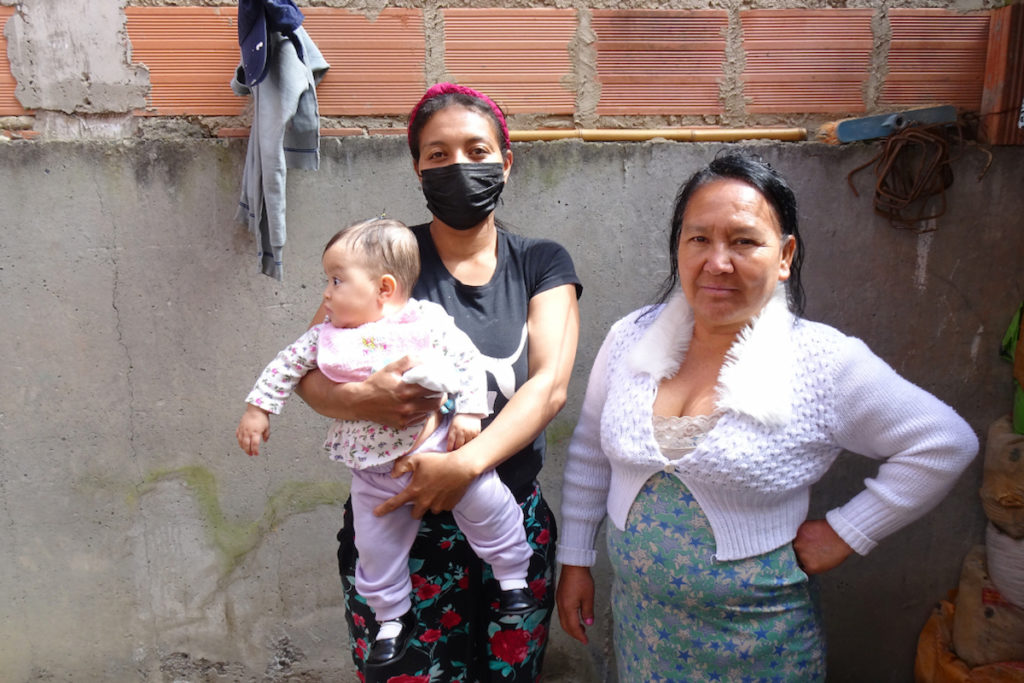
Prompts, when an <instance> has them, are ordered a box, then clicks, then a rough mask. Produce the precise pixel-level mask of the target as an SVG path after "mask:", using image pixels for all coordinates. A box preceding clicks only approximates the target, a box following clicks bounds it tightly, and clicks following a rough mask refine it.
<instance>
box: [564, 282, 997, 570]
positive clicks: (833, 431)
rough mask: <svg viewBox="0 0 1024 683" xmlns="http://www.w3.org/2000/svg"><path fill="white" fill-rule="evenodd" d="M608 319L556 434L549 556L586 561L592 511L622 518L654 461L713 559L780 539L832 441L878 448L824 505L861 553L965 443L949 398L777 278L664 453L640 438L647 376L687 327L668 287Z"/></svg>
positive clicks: (672, 356) (654, 385)
mask: <svg viewBox="0 0 1024 683" xmlns="http://www.w3.org/2000/svg"><path fill="white" fill-rule="evenodd" d="M644 310H646V309H642V310H640V311H635V312H633V313H632V314H630V315H628V316H626V317H625V318H623V319H621V320H619V321H618V322H617V323H615V325H613V326H612V329H611V331H610V332H609V333H608V336H607V337H606V338H605V341H604V343H603V344H602V346H601V349H600V351H599V352H598V355H597V358H596V359H595V361H594V366H593V369H592V370H591V374H590V381H589V384H588V386H587V393H586V397H585V398H584V402H583V408H582V412H581V415H580V420H579V422H578V424H577V426H576V429H575V431H574V432H573V437H572V442H571V443H570V445H569V459H568V462H567V464H566V469H565V480H564V484H563V491H562V528H561V530H560V531H561V533H560V537H561V538H560V542H559V545H558V560H559V562H561V563H562V564H569V565H577V566H591V565H593V564H594V561H595V560H596V557H597V553H596V551H595V549H594V544H595V540H596V537H597V532H598V529H599V527H600V524H601V522H602V521H603V519H604V516H605V513H607V515H608V517H609V518H610V519H611V521H612V523H613V524H615V526H616V527H618V528H619V529H622V528H623V527H624V525H625V522H626V517H627V515H628V513H629V508H630V506H631V505H632V503H633V501H634V500H635V499H636V496H637V494H638V493H639V492H640V489H641V488H642V487H643V485H644V483H645V482H646V481H647V480H648V479H649V478H650V477H651V476H652V475H653V474H654V473H656V472H660V471H664V472H669V473H672V474H674V475H675V476H677V477H678V478H679V479H680V480H681V481H682V482H683V483H684V484H685V485H686V486H687V488H689V490H690V491H691V492H692V493H693V495H694V498H696V500H697V502H698V503H700V506H701V508H702V510H703V511H704V513H705V514H706V515H707V517H708V520H709V522H710V523H711V529H712V531H713V533H714V536H715V544H716V552H715V559H717V560H722V561H725V560H736V559H742V558H747V557H753V556H756V555H760V554H762V553H765V552H768V551H770V550H774V549H775V548H778V547H780V546H782V545H784V544H786V543H789V542H791V541H792V540H793V538H794V537H795V536H796V531H797V527H799V526H800V524H801V523H802V522H803V521H804V519H805V518H806V516H807V509H808V502H809V499H810V487H811V485H812V484H814V483H815V482H816V481H818V480H819V479H820V478H821V477H822V476H823V475H824V474H825V472H826V470H828V468H829V466H830V465H831V464H832V462H833V461H834V460H835V458H836V457H837V456H838V454H839V453H840V452H841V451H842V450H844V449H845V450H849V451H852V452H854V453H860V454H862V455H865V456H867V457H870V458H874V459H876V460H880V461H883V462H882V464H881V466H880V467H879V471H878V474H877V476H876V477H874V478H871V479H867V480H866V481H865V488H864V490H863V491H862V492H860V493H859V494H857V495H856V496H855V497H854V498H853V499H852V500H850V501H849V502H847V503H846V504H845V505H843V506H841V507H838V508H835V509H833V510H831V511H829V512H828V514H827V515H826V519H827V520H828V522H829V524H831V526H832V528H833V529H835V531H836V532H837V533H838V534H839V536H840V537H842V539H843V540H844V541H846V542H847V543H848V544H849V545H850V546H851V547H852V548H853V549H854V550H855V551H857V552H858V553H860V554H866V553H867V552H869V551H870V550H871V549H872V548H874V547H875V545H876V544H877V543H878V541H879V540H881V539H882V538H883V537H885V536H886V535H888V534H890V533H892V532H894V531H896V530H897V529H899V528H901V527H903V526H905V525H906V524H909V523H910V522H911V521H913V520H915V519H917V518H918V517H920V516H921V515H923V514H924V513H925V512H926V511H927V510H929V509H930V508H932V507H933V506H934V505H936V504H937V503H938V502H939V500H941V498H942V497H943V496H944V495H945V494H946V493H947V492H948V491H949V489H950V488H951V487H952V486H953V484H954V483H955V481H956V479H957V477H959V475H960V473H961V472H962V471H963V470H964V468H965V467H967V465H968V464H969V463H970V462H971V460H972V459H973V458H974V456H975V455H976V454H977V452H978V440H977V437H976V436H975V434H974V432H973V430H972V429H971V428H970V426H969V425H968V424H967V423H966V422H964V420H963V419H961V418H960V417H959V416H958V415H957V414H956V413H955V412H954V411H953V409H952V408H950V407H949V406H947V405H946V404H944V403H943V402H941V401H940V400H939V399H937V398H935V397H934V396H932V395H931V394H929V393H928V392H926V391H924V390H923V389H921V388H919V387H917V386H915V385H913V384H911V383H910V382H908V381H907V380H905V379H903V378H902V377H900V376H899V375H897V374H896V372H895V371H894V370H893V369H892V368H890V367H889V366H888V365H887V364H886V363H885V362H884V361H883V360H882V359H880V358H878V357H877V356H876V355H874V354H873V353H872V352H871V351H870V350H869V349H868V347H867V346H866V345H865V344H864V343H863V342H861V341H860V340H859V339H855V338H853V337H848V336H846V335H844V334H842V333H841V332H839V331H838V330H836V329H834V328H832V327H829V326H827V325H823V324H821V323H815V322H810V321H807V320H802V319H800V318H797V317H795V316H793V315H792V314H791V313H790V312H789V310H788V309H787V307H786V302H785V294H784V291H783V288H782V287H779V288H778V289H777V292H776V294H775V296H773V298H772V300H771V301H770V302H769V303H768V304H767V305H766V306H765V308H764V310H763V311H762V313H761V315H760V316H759V317H758V318H756V319H755V320H754V321H753V322H752V323H751V324H750V325H748V326H747V327H746V328H745V329H744V330H743V332H742V333H741V335H740V337H739V339H738V340H737V341H736V343H735V344H734V345H733V347H732V348H731V349H730V351H729V354H728V356H727V357H726V362H725V364H724V365H723V367H722V370H721V372H720V374H719V377H718V385H717V387H716V390H717V411H718V412H721V417H720V418H719V420H718V422H717V423H716V425H715V426H714V428H712V430H711V431H710V432H708V434H707V435H706V436H705V437H704V439H703V440H702V441H701V442H700V444H699V445H698V446H697V448H696V449H695V450H694V451H693V452H692V453H690V454H688V455H685V456H683V457H681V458H679V459H678V460H675V461H670V460H668V459H667V458H666V457H665V456H664V455H663V454H662V452H661V450H660V449H659V448H658V445H657V443H656V442H655V438H654V432H653V426H652V406H653V403H654V398H655V394H656V392H657V389H658V384H659V383H660V382H661V380H663V379H665V378H668V377H671V376H672V375H674V374H675V372H676V370H678V368H679V366H680V364H681V363H682V360H683V358H684V357H685V354H686V350H687V348H688V346H689V343H690V338H691V336H692V334H693V313H692V310H691V309H690V306H689V304H688V303H687V302H686V299H685V298H684V297H683V296H682V295H681V294H680V295H676V296H675V297H673V298H672V299H671V300H669V302H668V303H667V304H664V305H663V306H660V307H658V308H656V309H654V310H652V311H651V312H650V313H648V315H646V316H644V315H643V313H644Z"/></svg>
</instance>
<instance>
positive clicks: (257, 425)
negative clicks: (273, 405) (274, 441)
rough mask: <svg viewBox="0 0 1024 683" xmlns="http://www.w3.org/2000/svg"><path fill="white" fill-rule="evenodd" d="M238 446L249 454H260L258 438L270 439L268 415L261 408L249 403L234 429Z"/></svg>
mask: <svg viewBox="0 0 1024 683" xmlns="http://www.w3.org/2000/svg"><path fill="white" fill-rule="evenodd" d="M235 438H236V439H238V446H239V447H240V448H241V449H242V450H243V451H245V452H246V453H248V454H249V455H259V454H260V439H262V440H263V441H270V416H269V415H268V414H267V412H266V411H265V410H263V409H261V408H257V407H256V406H253V405H250V406H249V407H248V408H246V410H245V414H243V415H242V419H241V420H240V421H239V423H238V429H236V430H235Z"/></svg>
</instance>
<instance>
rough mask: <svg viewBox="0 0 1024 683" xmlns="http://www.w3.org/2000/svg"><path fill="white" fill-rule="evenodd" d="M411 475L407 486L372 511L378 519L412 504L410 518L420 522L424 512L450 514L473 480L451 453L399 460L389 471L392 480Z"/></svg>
mask: <svg viewBox="0 0 1024 683" xmlns="http://www.w3.org/2000/svg"><path fill="white" fill-rule="evenodd" d="M406 472H411V473H412V479H411V480H410V481H409V484H408V486H406V487H405V489H404V490H403V491H402V492H401V493H399V494H398V495H395V496H392V497H391V498H389V499H387V500H386V501H384V502H383V503H381V504H380V505H378V506H377V507H376V508H374V510H373V514H375V515H377V516H378V517H382V516H384V515H386V514H388V513H389V512H393V511H394V510H397V509H398V508H400V507H402V506H403V505H405V504H406V503H412V516H413V517H415V518H416V519H423V515H425V514H426V513H427V512H428V511H429V512H432V513H434V514H437V513H439V512H444V511H446V510H451V509H452V508H454V507H455V506H456V505H457V504H458V502H459V501H460V500H462V496H464V495H465V494H466V489H468V488H469V485H470V484H472V483H473V479H475V478H476V472H474V471H473V469H472V468H470V467H469V466H468V465H467V463H466V462H465V458H463V457H460V456H459V454H458V451H453V452H451V453H415V454H413V455H407V456H404V457H402V458H399V459H398V460H396V461H395V465H394V467H393V468H392V469H391V476H392V477H399V476H401V475H403V474H405V473H406Z"/></svg>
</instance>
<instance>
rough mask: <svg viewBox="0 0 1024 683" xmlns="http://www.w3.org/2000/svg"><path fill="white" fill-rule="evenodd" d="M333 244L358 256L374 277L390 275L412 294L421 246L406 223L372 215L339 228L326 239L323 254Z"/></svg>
mask: <svg viewBox="0 0 1024 683" xmlns="http://www.w3.org/2000/svg"><path fill="white" fill-rule="evenodd" d="M335 244H340V245H341V246H342V247H343V248H344V249H345V250H346V251H348V252H349V253H350V254H353V255H354V256H356V257H357V258H359V259H360V265H361V266H362V267H363V268H365V269H366V270H367V271H368V272H370V273H371V274H372V275H373V276H374V277H380V276H382V275H385V274H390V275H392V276H394V278H395V281H396V282H397V283H398V288H399V289H400V290H401V292H402V293H404V294H406V295H409V294H411V293H412V288H413V286H415V284H416V279H417V278H418V277H419V276H420V249H419V245H418V244H417V242H416V236H415V235H414V234H413V232H412V230H410V229H409V228H408V227H406V225H405V223H402V222H401V221H396V220H393V219H390V218H372V219H370V220H368V221H362V222H360V223H356V224H354V225H350V226H348V227H346V228H342V229H341V230H339V231H338V232H337V233H335V234H334V237H332V238H331V239H329V240H328V241H327V246H325V247H324V253H325V254H326V253H327V250H328V249H330V248H331V247H333V246H334V245H335Z"/></svg>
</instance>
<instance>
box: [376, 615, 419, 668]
mask: <svg viewBox="0 0 1024 683" xmlns="http://www.w3.org/2000/svg"><path fill="white" fill-rule="evenodd" d="M399 621H401V622H402V630H401V631H399V633H398V635H397V636H395V637H394V638H384V639H383V640H381V639H379V638H378V639H377V640H375V641H373V646H372V647H371V648H370V654H369V655H367V657H366V666H367V667H368V668H370V667H374V668H375V667H379V666H387V665H388V664H391V663H392V662H394V661H395V660H396V659H401V657H402V655H404V654H405V650H406V648H407V647H409V636H411V635H412V629H413V626H415V625H416V622H415V621H413V613H412V610H409V611H408V612H406V613H405V614H403V615H402V616H401V617H399Z"/></svg>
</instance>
